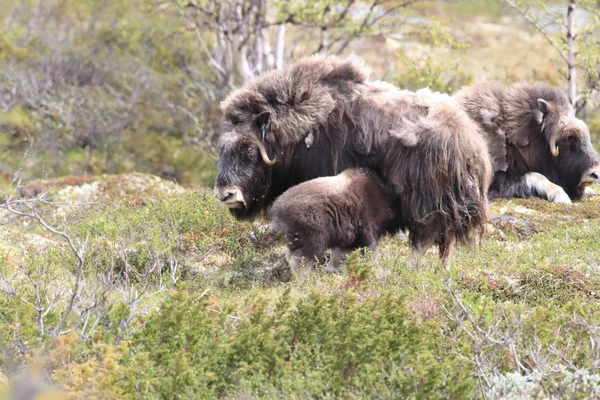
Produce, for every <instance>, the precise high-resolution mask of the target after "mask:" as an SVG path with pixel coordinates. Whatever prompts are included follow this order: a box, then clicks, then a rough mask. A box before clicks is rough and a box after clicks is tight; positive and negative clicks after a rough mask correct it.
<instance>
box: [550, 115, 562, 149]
mask: <svg viewBox="0 0 600 400" xmlns="http://www.w3.org/2000/svg"><path fill="white" fill-rule="evenodd" d="M564 127H565V124H564V123H563V122H562V121H560V122H559V123H558V125H557V126H556V128H554V130H553V131H552V133H551V134H550V153H552V155H553V156H554V157H556V156H557V155H558V146H556V139H558V136H559V135H560V134H561V133H562V130H563V128H564Z"/></svg>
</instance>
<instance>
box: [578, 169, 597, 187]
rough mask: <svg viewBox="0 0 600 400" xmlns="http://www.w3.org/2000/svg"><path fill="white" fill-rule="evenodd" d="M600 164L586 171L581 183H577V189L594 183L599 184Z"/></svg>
mask: <svg viewBox="0 0 600 400" xmlns="http://www.w3.org/2000/svg"><path fill="white" fill-rule="evenodd" d="M599 180H600V164H597V165H594V166H593V167H591V168H590V169H588V170H587V171H586V172H585V173H584V174H583V176H582V177H581V182H579V187H582V188H585V187H587V186H590V185H593V184H595V183H600V182H599Z"/></svg>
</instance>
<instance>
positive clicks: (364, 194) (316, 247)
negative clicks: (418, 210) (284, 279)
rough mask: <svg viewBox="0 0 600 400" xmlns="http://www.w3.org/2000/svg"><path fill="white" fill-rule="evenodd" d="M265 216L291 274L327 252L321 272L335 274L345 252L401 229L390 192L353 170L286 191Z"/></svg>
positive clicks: (373, 177) (371, 244)
mask: <svg viewBox="0 0 600 400" xmlns="http://www.w3.org/2000/svg"><path fill="white" fill-rule="evenodd" d="M268 215H269V220H270V221H271V229H272V230H273V231H274V232H277V233H280V234H283V235H284V236H285V240H286V243H287V249H288V251H287V255H286V258H287V260H288V262H289V264H290V266H291V268H292V270H293V271H294V273H295V274H296V276H301V275H302V267H301V265H302V264H303V263H304V262H305V263H306V265H307V266H308V267H309V268H311V267H312V265H313V263H314V260H315V258H316V259H319V258H321V257H322V255H323V253H324V252H325V250H327V249H332V252H331V257H330V258H329V263H328V264H327V267H326V268H325V272H329V273H336V272H338V271H339V265H340V263H341V262H342V261H343V260H344V258H345V256H346V255H347V253H348V252H350V251H352V250H355V249H357V248H361V247H368V248H370V249H371V250H375V248H376V246H377V241H378V240H379V238H380V237H381V236H382V235H384V234H386V233H395V232H397V231H398V230H399V229H400V227H401V224H400V223H399V221H397V218H396V215H395V213H394V204H393V193H392V192H391V190H390V189H389V188H388V187H386V186H385V185H384V184H383V182H382V181H381V179H380V178H379V177H378V176H377V175H376V174H375V173H374V172H372V171H370V170H365V169H356V168H351V169H347V170H345V171H344V172H342V173H341V174H338V175H335V176H328V177H323V178H315V179H312V180H310V181H306V182H303V183H300V184H299V185H296V186H294V187H292V188H290V189H288V190H287V191H285V192H284V193H283V194H282V195H281V196H279V197H278V198H277V199H276V200H275V202H274V203H273V205H272V207H271V208H270V210H269V213H268Z"/></svg>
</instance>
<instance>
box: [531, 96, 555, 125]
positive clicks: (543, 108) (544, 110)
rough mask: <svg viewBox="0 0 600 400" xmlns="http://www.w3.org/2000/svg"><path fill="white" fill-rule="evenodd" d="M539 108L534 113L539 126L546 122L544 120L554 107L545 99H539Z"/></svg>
mask: <svg viewBox="0 0 600 400" xmlns="http://www.w3.org/2000/svg"><path fill="white" fill-rule="evenodd" d="M537 101H538V108H537V110H535V111H534V112H533V116H534V118H535V120H536V121H537V123H538V124H541V123H542V122H544V119H545V118H546V116H547V115H548V113H549V112H550V109H551V108H552V106H551V105H550V103H548V102H547V101H546V100H544V99H538V100H537Z"/></svg>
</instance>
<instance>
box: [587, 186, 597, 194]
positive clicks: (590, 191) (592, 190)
mask: <svg viewBox="0 0 600 400" xmlns="http://www.w3.org/2000/svg"><path fill="white" fill-rule="evenodd" d="M583 193H584V194H585V195H587V196H598V192H596V191H595V190H594V189H592V188H591V187H589V186H587V187H586V188H585V189H584V191H583Z"/></svg>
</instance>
